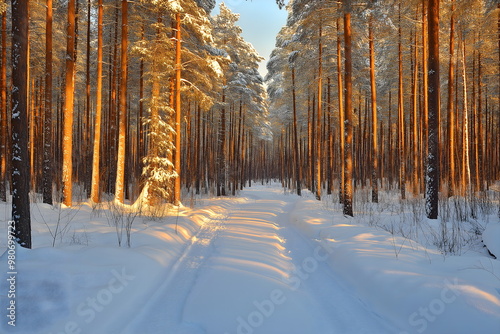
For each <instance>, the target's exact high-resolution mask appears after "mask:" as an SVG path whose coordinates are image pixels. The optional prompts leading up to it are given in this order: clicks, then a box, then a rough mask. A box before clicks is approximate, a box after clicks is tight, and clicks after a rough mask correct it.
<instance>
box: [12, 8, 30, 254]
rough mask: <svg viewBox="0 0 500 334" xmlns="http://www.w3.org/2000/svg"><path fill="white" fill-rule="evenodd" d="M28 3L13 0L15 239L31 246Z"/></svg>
mask: <svg viewBox="0 0 500 334" xmlns="http://www.w3.org/2000/svg"><path fill="white" fill-rule="evenodd" d="M28 3H29V0H12V7H11V8H12V74H13V75H12V94H11V96H12V120H11V127H12V189H13V191H12V219H13V220H14V234H15V237H16V241H17V242H18V243H19V245H21V246H22V247H25V248H31V217H30V202H29V192H30V173H29V170H30V161H29V156H28Z"/></svg>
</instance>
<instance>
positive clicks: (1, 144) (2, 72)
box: [0, 11, 9, 202]
mask: <svg viewBox="0 0 500 334" xmlns="http://www.w3.org/2000/svg"><path fill="white" fill-rule="evenodd" d="M0 96H1V99H2V100H1V102H0V103H1V105H0V119H1V122H0V130H1V131H0V132H1V133H2V136H0V201H2V202H6V201H7V156H8V149H7V147H8V145H7V138H8V137H9V136H8V132H9V131H8V129H7V117H8V113H7V11H4V12H3V13H2V68H1V69H0Z"/></svg>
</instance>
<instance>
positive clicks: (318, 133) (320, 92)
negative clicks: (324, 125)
mask: <svg viewBox="0 0 500 334" xmlns="http://www.w3.org/2000/svg"><path fill="white" fill-rule="evenodd" d="M322 35H323V26H322V22H320V24H319V34H318V36H319V42H318V87H317V89H318V96H317V98H316V101H317V105H316V108H317V121H316V199H317V200H320V199H321V188H322V185H321V160H322V159H321V158H322V157H321V155H322V150H321V145H322V143H323V141H322V140H321V119H322V118H323V44H322V40H321V39H322Z"/></svg>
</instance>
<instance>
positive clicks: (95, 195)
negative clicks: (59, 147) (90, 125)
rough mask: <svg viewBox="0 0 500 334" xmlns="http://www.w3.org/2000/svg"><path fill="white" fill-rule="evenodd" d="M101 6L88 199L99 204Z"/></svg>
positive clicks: (99, 0) (98, 15)
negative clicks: (90, 178) (90, 179)
mask: <svg viewBox="0 0 500 334" xmlns="http://www.w3.org/2000/svg"><path fill="white" fill-rule="evenodd" d="M102 32H103V4H102V0H98V2H97V91H96V110H95V122H94V151H93V159H92V181H91V191H90V198H91V200H92V202H94V203H99V202H100V200H101V191H100V180H101V178H100V168H99V161H100V156H101V149H100V148H101V121H102V62H103V59H102V54H103V51H102V47H103V36H102Z"/></svg>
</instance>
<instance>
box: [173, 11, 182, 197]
mask: <svg viewBox="0 0 500 334" xmlns="http://www.w3.org/2000/svg"><path fill="white" fill-rule="evenodd" d="M181 67H182V63H181V14H180V13H177V14H175V166H174V167H175V171H176V172H177V177H176V178H175V186H174V203H175V205H179V204H180V203H181V175H182V174H181V119H182V117H181Z"/></svg>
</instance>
